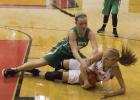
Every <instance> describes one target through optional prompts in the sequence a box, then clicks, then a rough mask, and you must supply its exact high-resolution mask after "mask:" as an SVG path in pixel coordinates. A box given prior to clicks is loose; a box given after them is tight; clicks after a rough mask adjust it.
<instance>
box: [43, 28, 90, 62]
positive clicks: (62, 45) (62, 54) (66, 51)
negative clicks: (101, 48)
mask: <svg viewBox="0 0 140 100" xmlns="http://www.w3.org/2000/svg"><path fill="white" fill-rule="evenodd" d="M72 30H73V32H74V33H75V34H76V41H77V46H78V52H79V50H80V49H81V48H83V47H85V46H87V44H88V41H89V38H88V34H89V32H90V29H89V28H87V29H86V30H85V33H84V36H80V34H79V32H78V30H77V28H76V27H73V28H72ZM79 54H80V56H81V57H82V56H83V55H82V54H81V53H80V52H79ZM44 58H45V59H46V60H47V61H48V62H49V63H53V62H55V61H56V60H60V61H62V60H64V59H70V58H74V57H73V54H72V51H71V47H70V44H69V38H68V37H65V38H64V39H62V40H61V41H60V42H58V43H57V45H55V46H54V47H53V48H52V49H51V51H50V52H49V53H48V54H47V55H46V56H45V57H44Z"/></svg>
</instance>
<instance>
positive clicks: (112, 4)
mask: <svg viewBox="0 0 140 100" xmlns="http://www.w3.org/2000/svg"><path fill="white" fill-rule="evenodd" d="M120 1H121V0H104V8H103V11H102V13H103V15H104V17H103V25H102V27H101V28H100V29H99V30H98V31H97V32H98V33H103V32H104V31H105V28H106V24H107V22H108V19H109V15H110V12H111V13H112V26H113V32H112V33H113V35H114V37H118V32H117V23H118V18H117V15H118V11H119V5H120Z"/></svg>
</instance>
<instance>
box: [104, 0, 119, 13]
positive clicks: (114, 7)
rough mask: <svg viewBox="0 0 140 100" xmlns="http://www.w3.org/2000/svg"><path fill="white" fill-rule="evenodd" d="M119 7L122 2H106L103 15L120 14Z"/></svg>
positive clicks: (114, 0)
mask: <svg viewBox="0 0 140 100" xmlns="http://www.w3.org/2000/svg"><path fill="white" fill-rule="evenodd" d="M119 6H120V0H105V1H104V8H103V11H102V13H103V14H104V15H109V14H110V12H111V13H112V14H118V12H119Z"/></svg>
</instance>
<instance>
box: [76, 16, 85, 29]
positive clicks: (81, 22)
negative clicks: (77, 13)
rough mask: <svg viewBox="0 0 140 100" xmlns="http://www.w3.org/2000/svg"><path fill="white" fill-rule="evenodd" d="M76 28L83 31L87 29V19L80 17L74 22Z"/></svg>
mask: <svg viewBox="0 0 140 100" xmlns="http://www.w3.org/2000/svg"><path fill="white" fill-rule="evenodd" d="M76 26H77V27H78V29H79V30H81V31H84V30H85V29H86V28H87V17H80V18H78V20H77V21H76Z"/></svg>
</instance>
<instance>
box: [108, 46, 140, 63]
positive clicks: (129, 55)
mask: <svg viewBox="0 0 140 100" xmlns="http://www.w3.org/2000/svg"><path fill="white" fill-rule="evenodd" d="M110 51H111V53H112V56H113V58H114V59H115V60H117V61H119V62H120V64H122V65H124V66H129V65H132V64H135V63H136V62H137V57H136V55H135V54H134V52H133V51H132V50H131V49H129V48H128V47H125V46H122V50H121V52H120V54H119V51H118V50H117V49H114V48H111V49H110Z"/></svg>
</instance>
